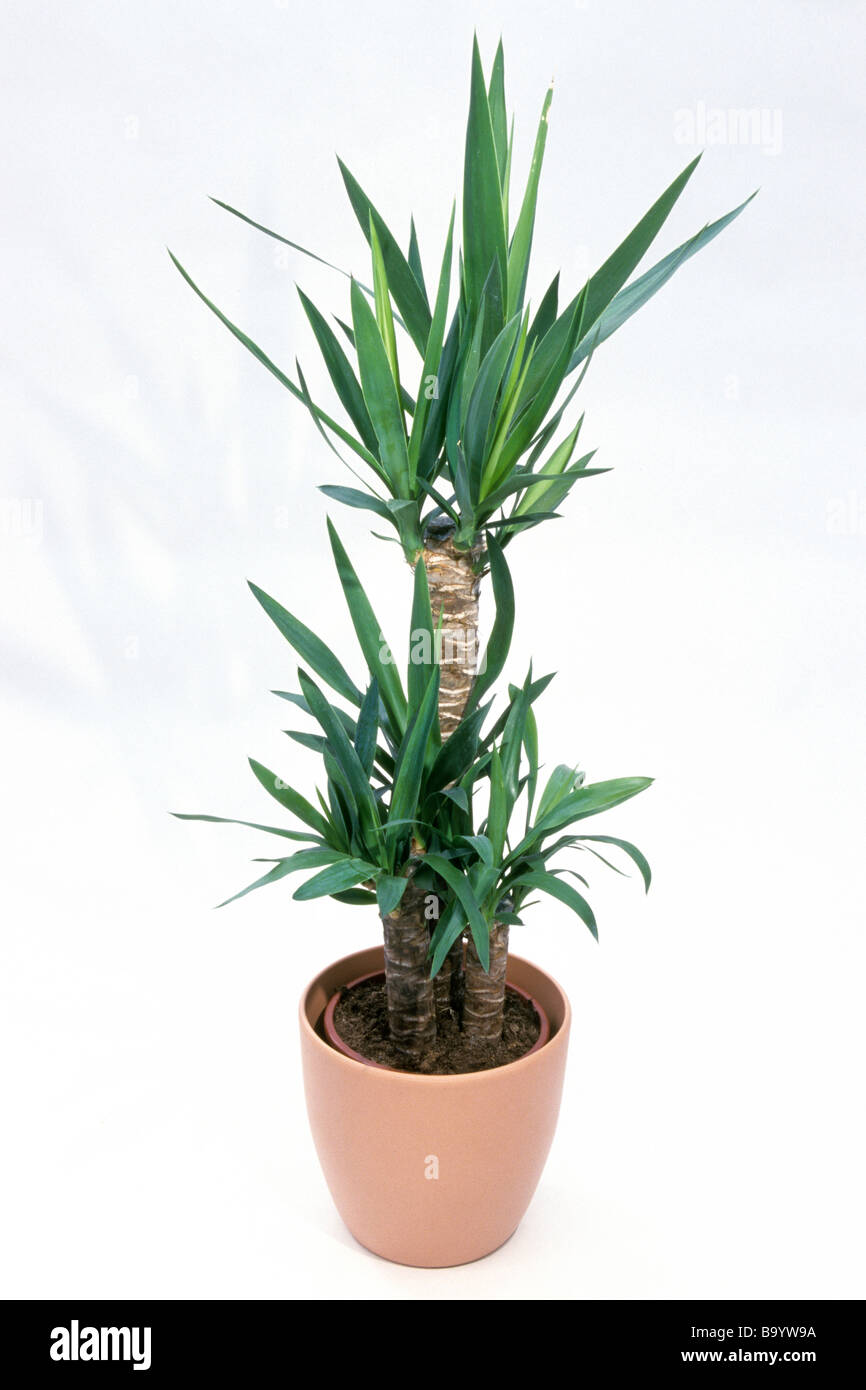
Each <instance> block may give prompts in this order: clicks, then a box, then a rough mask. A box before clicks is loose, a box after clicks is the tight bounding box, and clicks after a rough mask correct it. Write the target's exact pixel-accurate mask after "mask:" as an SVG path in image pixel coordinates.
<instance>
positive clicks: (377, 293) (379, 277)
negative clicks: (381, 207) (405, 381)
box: [370, 216, 400, 393]
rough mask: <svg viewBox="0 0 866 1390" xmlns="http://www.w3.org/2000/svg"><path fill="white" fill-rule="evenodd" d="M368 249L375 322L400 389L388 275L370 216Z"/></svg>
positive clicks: (396, 383)
mask: <svg viewBox="0 0 866 1390" xmlns="http://www.w3.org/2000/svg"><path fill="white" fill-rule="evenodd" d="M370 250H371V252H372V254H373V295H374V297H375V302H376V322H377V324H378V325H379V332H380V334H381V335H382V342H383V343H384V344H385V352H386V354H387V356H388V363H389V365H390V367H391V375H392V377H393V378H394V385H395V386H396V387H397V391H398V393H399V390H400V368H399V365H398V363H397V339H396V337H395V334H394V315H393V313H392V311H391V296H390V293H389V291H388V276H387V273H386V271H385V262H384V260H383V258H382V247H381V245H380V243H379V238H378V236H377V235H376V224H375V222H374V221H373V218H372V216H371V217H370Z"/></svg>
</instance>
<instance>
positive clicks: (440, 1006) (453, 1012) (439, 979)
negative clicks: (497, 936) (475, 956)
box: [433, 936, 463, 1023]
mask: <svg viewBox="0 0 866 1390" xmlns="http://www.w3.org/2000/svg"><path fill="white" fill-rule="evenodd" d="M433 988H434V991H435V995H436V1019H437V1022H440V1023H444V1022H445V1021H446V1020H449V1019H452V1018H454V1019H458V1020H459V1018H460V1016H461V1013H462V1010H463V937H462V936H459V937H458V938H457V940H456V941H455V942H454V945H453V946H452V947H451V950H450V951H449V952H448V954H447V956H446V957H445V959H444V961H443V962H442V968H441V970H440V971H439V973H438V975H437V976H436V978H435V980H434V981H433Z"/></svg>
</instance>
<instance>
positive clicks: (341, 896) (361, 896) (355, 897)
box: [331, 888, 376, 907]
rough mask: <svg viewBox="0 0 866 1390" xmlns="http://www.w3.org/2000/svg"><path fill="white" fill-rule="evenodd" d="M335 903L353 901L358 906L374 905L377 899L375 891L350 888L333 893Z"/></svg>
mask: <svg viewBox="0 0 866 1390" xmlns="http://www.w3.org/2000/svg"><path fill="white" fill-rule="evenodd" d="M331 897H332V898H333V899H334V902H335V903H351V904H352V905H353V906H356V907H372V905H373V904H374V903H375V901H376V894H375V893H365V892H364V890H363V889H362V888H348V889H347V890H346V892H345V893H332V894H331Z"/></svg>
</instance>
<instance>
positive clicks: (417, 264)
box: [409, 217, 427, 299]
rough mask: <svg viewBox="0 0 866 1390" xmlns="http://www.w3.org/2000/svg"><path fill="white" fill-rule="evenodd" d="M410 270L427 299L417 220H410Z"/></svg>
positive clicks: (411, 218)
mask: <svg viewBox="0 0 866 1390" xmlns="http://www.w3.org/2000/svg"><path fill="white" fill-rule="evenodd" d="M409 269H410V270H411V271H412V274H413V275H414V276H415V279H416V280H417V281H418V288H419V289H420V290H421V293H422V294H423V295H424V298H425V299H426V298H427V288H426V286H425V284H424V270H423V267H422V265H421V252H420V251H419V249H418V233H417V231H416V229H415V218H414V217H410V218H409Z"/></svg>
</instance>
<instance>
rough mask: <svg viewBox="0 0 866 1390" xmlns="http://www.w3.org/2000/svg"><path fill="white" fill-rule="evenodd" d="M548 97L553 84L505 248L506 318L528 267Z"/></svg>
mask: <svg viewBox="0 0 866 1390" xmlns="http://www.w3.org/2000/svg"><path fill="white" fill-rule="evenodd" d="M552 100H553V88H552V87H550V88H548V92H547V95H546V97H545V98H544V105H543V106H542V108H541V119H540V120H539V122H538V133H537V134H536V137H535V148H534V150H533V152H532V163H531V164H530V166H529V177H528V179H527V181H526V192H525V193H524V195H523V203H522V205H521V208H520V215H519V217H518V219H517V225H516V226H515V228H514V236H513V237H512V239H511V246H510V247H509V251H508V303H507V307H506V311H505V313H506V318H511V315H512V314H516V313H517V312H518V311H519V310H520V309H521V308H522V307H523V296H524V294H525V292H526V276H527V272H528V270H529V253H530V250H531V248H532V232H533V228H534V226H535V205H536V202H537V201H538V181H539V179H540V177H541V165H542V163H543V161H544V145H545V142H546V140H547V118H548V114H549V112H550V103H551V102H552Z"/></svg>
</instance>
